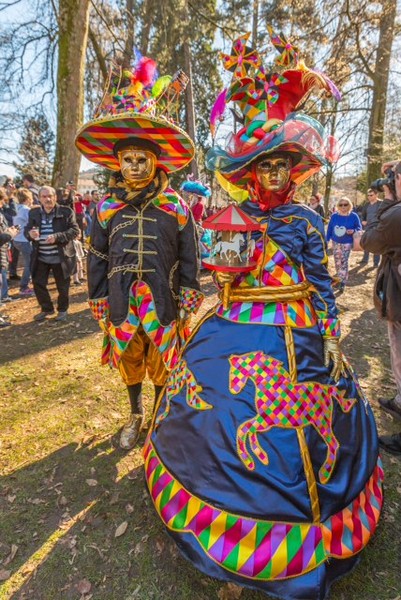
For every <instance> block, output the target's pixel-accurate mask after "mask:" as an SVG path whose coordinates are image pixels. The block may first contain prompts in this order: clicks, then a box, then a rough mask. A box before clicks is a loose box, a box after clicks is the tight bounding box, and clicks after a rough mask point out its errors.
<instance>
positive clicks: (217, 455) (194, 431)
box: [144, 35, 383, 600]
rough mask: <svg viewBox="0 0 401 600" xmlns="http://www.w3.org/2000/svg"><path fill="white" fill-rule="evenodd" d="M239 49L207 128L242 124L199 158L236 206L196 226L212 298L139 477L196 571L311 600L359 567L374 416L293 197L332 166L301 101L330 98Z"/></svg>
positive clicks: (320, 246)
mask: <svg viewBox="0 0 401 600" xmlns="http://www.w3.org/2000/svg"><path fill="white" fill-rule="evenodd" d="M247 39H248V36H247V35H246V36H243V37H241V38H240V39H239V40H237V41H236V42H235V43H234V46H233V51H232V53H231V55H225V56H224V57H223V61H224V65H225V67H226V68H227V69H229V70H230V71H232V72H233V74H234V76H233V81H232V84H231V85H230V86H229V88H228V89H227V90H225V91H224V92H223V93H222V94H221V96H220V97H219V101H218V106H219V107H220V108H219V112H220V116H221V115H222V113H223V110H224V107H225V104H226V103H228V102H231V101H232V102H235V105H236V108H235V109H234V110H235V111H236V113H237V117H238V120H239V118H240V117H241V118H242V121H243V127H241V128H240V129H239V130H238V131H237V132H236V133H233V135H232V136H231V139H230V140H229V143H228V145H227V146H226V147H224V148H222V147H219V145H218V144H215V145H214V146H213V148H212V149H211V150H210V151H209V153H208V156H207V164H208V166H209V168H211V169H214V170H215V172H216V176H217V178H218V180H219V182H220V183H221V184H222V186H223V187H224V188H225V189H226V190H228V191H229V193H230V194H231V195H232V196H233V197H234V198H236V199H237V198H238V199H240V200H242V204H241V207H240V208H239V207H238V206H236V205H230V206H229V207H228V208H227V209H224V210H222V211H219V213H217V214H216V215H213V217H209V218H208V219H207V220H206V222H204V224H203V225H204V226H205V227H208V225H209V226H210V229H211V230H212V233H213V236H214V237H213V242H212V251H211V256H210V257H209V258H208V259H207V261H206V260H205V261H204V265H205V266H207V268H211V267H213V268H214V270H215V271H216V278H217V282H218V283H219V285H220V286H221V287H222V288H224V289H223V292H222V293H221V294H220V300H219V301H218V303H217V305H216V306H215V307H214V308H213V309H211V310H210V311H209V312H208V313H207V314H206V315H205V317H204V318H203V319H202V321H201V322H200V323H199V324H198V326H197V328H196V329H195V330H194V331H193V332H192V335H191V337H190V339H189V340H188V341H187V342H186V345H185V347H184V349H183V351H182V354H181V356H180V359H179V362H178V363H177V365H176V366H175V368H174V370H173V371H172V372H171V374H170V375H169V378H168V380H167V384H166V388H165V392H164V393H163V394H161V395H160V397H159V403H158V406H157V408H156V411H155V416H154V422H153V425H152V429H151V432H150V434H149V436H148V439H147V442H146V444H145V448H144V456H145V472H146V480H147V484H148V488H149V492H150V495H151V498H152V501H153V502H154V505H155V508H156V510H157V512H158V514H159V516H160V518H161V520H162V521H163V523H164V524H165V526H166V528H167V529H168V532H169V533H170V535H171V536H172V537H173V538H174V540H175V541H176V542H177V545H178V547H179V548H180V550H181V552H182V553H183V554H184V555H185V556H186V557H187V558H188V559H189V560H190V561H191V562H192V563H193V564H194V565H195V566H196V567H197V568H198V569H200V570H201V571H202V572H204V573H206V574H207V575H209V576H212V577H216V578H219V579H223V580H226V581H231V582H234V583H238V584H240V585H243V586H247V587H251V588H256V589H259V590H262V591H263V592H265V593H266V594H268V595H272V596H274V597H278V598H282V599H284V600H323V598H325V597H326V596H327V593H328V590H329V588H330V585H331V583H332V582H333V581H334V580H335V579H336V578H337V577H339V576H340V575H344V574H345V573H347V572H348V571H350V570H351V569H352V568H353V567H354V566H355V564H356V563H357V561H358V556H359V553H360V551H361V550H362V549H363V548H364V547H365V545H366V544H367V543H368V541H369V539H370V537H371V536H372V534H373V533H374V531H375V529H376V525H377V522H378V519H379V516H380V511H381V506H382V499H383V495H382V480H383V470H382V466H381V462H380V458H379V456H378V440H377V433H376V426H375V421H374V417H373V414H372V410H371V408H370V406H369V403H368V401H367V399H366V398H365V396H364V394H363V391H362V390H361V387H360V385H359V383H358V379H357V377H356V375H355V373H354V372H353V370H352V367H351V366H350V364H349V363H348V361H347V359H346V358H345V356H344V355H343V354H342V352H341V348H340V333H341V332H340V322H339V318H338V311H337V307H336V304H335V299H334V295H333V291H332V287H331V277H330V275H329V273H328V270H327V254H326V243H325V235H324V229H323V221H322V219H321V217H320V216H319V215H318V214H317V213H316V212H315V211H313V210H311V209H310V208H308V207H307V206H305V205H303V204H300V203H298V202H296V199H295V192H296V187H297V185H299V184H301V183H302V182H304V181H305V180H306V179H308V177H310V176H311V175H313V174H314V173H317V172H318V171H319V170H320V169H321V168H322V167H324V166H326V165H329V164H330V163H332V162H333V160H335V158H336V154H337V151H336V143H335V140H333V139H332V138H330V136H327V135H326V133H325V130H324V128H323V127H322V125H321V123H319V122H318V121H317V120H315V119H313V118H311V117H310V116H308V114H306V112H305V110H301V109H302V108H305V106H306V107H307V105H306V101H307V99H308V96H309V95H310V94H312V93H317V94H319V93H321V92H323V93H324V94H326V95H327V96H328V97H330V96H334V97H336V98H338V97H339V92H338V90H337V88H336V87H335V85H334V84H333V82H331V81H330V80H329V79H328V78H327V77H326V76H325V75H323V74H322V73H319V72H317V71H313V70H311V69H308V68H307V67H306V66H305V64H304V63H303V62H302V61H301V60H300V59H299V56H298V51H297V50H296V48H294V47H293V46H292V45H291V44H290V43H288V42H287V41H286V40H283V39H281V38H280V37H279V36H274V35H273V36H272V41H273V44H274V45H275V46H276V47H277V48H278V49H279V50H280V56H279V58H278V59H277V60H276V61H274V63H272V66H271V65H270V66H269V68H263V67H262V65H261V60H260V57H259V55H258V53H257V52H256V51H255V50H254V49H252V48H250V47H249V46H248V45H247ZM222 98H223V102H221V99H222ZM238 108H239V110H240V111H241V113H239V111H238ZM217 114H219V113H217ZM215 118H216V111H215V110H214V111H213V120H214V123H215ZM217 118H219V116H217ZM214 123H213V122H212V125H213V124H214ZM243 232H245V233H246V236H247V241H246V240H245V234H244V233H243ZM219 235H220V237H218V236H219Z"/></svg>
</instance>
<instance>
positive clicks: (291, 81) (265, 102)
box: [206, 30, 341, 189]
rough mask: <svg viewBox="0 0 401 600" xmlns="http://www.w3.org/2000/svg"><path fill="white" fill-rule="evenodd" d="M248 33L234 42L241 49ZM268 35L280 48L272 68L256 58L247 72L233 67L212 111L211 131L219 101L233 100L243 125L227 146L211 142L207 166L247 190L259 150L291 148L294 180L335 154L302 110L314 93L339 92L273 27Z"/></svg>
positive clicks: (330, 141) (317, 125)
mask: <svg viewBox="0 0 401 600" xmlns="http://www.w3.org/2000/svg"><path fill="white" fill-rule="evenodd" d="M270 31H271V30H270ZM248 36H249V34H247V35H246V36H242V37H241V38H240V44H239V46H238V45H237V44H234V48H236V47H238V48H241V49H242V53H243V54H245V50H244V40H247V39H248ZM271 37H272V44H273V46H274V47H275V48H276V49H277V50H278V51H279V52H280V55H279V56H278V57H276V58H275V60H274V61H273V62H274V68H273V70H272V71H268V70H267V69H265V68H264V67H263V66H260V65H259V59H258V58H257V59H255V61H254V65H259V66H252V69H251V67H250V65H248V66H249V68H248V69H247V70H246V73H245V75H244V74H243V73H244V71H241V72H240V71H239V70H238V69H234V73H233V79H232V83H231V85H230V86H229V88H228V89H227V90H226V91H225V93H224V92H222V94H220V97H219V110H218V111H216V110H215V111H214V115H213V120H214V123H212V125H211V129H212V132H213V130H214V129H215V122H216V119H217V118H219V119H221V118H222V115H223V113H224V107H223V106H222V104H223V101H224V103H225V104H228V103H229V102H234V103H235V104H236V106H237V107H238V108H239V109H240V111H241V114H242V119H243V124H244V125H243V127H242V128H241V129H240V130H239V131H238V132H237V133H235V134H234V135H232V136H231V139H230V141H229V143H228V145H227V147H226V148H225V149H223V148H220V147H219V146H218V145H215V146H214V147H213V148H212V149H211V150H210V151H209V153H208V155H207V159H206V160H207V165H208V167H209V168H210V169H212V170H215V171H217V172H219V173H220V175H221V176H222V177H224V178H225V179H226V180H227V181H228V182H230V184H233V185H235V186H237V187H239V188H242V189H247V186H248V183H249V182H250V178H251V169H250V164H251V163H252V162H253V161H254V160H255V159H256V158H258V157H260V156H261V155H263V154H270V153H272V152H277V151H280V152H287V153H290V154H291V156H292V157H293V161H292V162H293V167H292V172H291V178H292V180H293V181H294V182H295V183H296V184H299V183H302V182H303V181H305V180H306V179H308V177H310V176H311V175H313V174H314V173H316V172H317V171H319V170H320V168H321V167H322V166H323V165H326V164H329V163H331V162H333V161H334V160H335V159H336V155H337V154H338V152H337V146H336V144H335V143H334V140H333V138H330V137H328V136H327V135H326V133H325V131H324V128H323V127H322V125H321V124H320V123H319V122H318V121H316V120H315V119H313V118H312V117H310V116H308V115H307V114H305V113H302V112H301V109H302V108H303V107H304V105H305V103H306V100H307V99H308V97H309V96H310V95H311V94H312V93H313V92H315V91H317V92H323V93H325V94H326V95H327V96H333V97H334V98H336V99H337V100H338V99H340V97H341V96H340V93H339V91H338V89H337V88H336V86H335V84H334V83H333V82H332V81H331V80H330V79H329V78H328V77H327V76H326V75H324V74H323V73H320V72H319V71H316V70H312V69H309V68H308V67H306V66H305V64H304V62H303V61H302V60H300V58H299V52H298V49H297V48H296V47H295V46H294V45H292V44H291V43H290V42H288V41H287V40H286V38H285V37H284V36H283V35H280V36H277V35H275V34H274V33H273V32H272V31H271ZM246 55H247V56H257V57H258V54H257V52H256V50H252V49H251V48H249V47H247V48H246ZM226 62H227V61H226ZM226 62H224V66H226ZM231 66H233V65H231ZM214 109H215V107H214Z"/></svg>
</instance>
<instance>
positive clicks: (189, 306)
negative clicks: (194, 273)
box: [179, 287, 204, 314]
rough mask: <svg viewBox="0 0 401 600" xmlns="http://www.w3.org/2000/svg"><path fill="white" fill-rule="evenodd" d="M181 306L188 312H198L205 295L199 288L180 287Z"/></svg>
mask: <svg viewBox="0 0 401 600" xmlns="http://www.w3.org/2000/svg"><path fill="white" fill-rule="evenodd" d="M179 297H180V299H179V306H180V308H183V309H184V310H185V311H186V312H188V313H194V314H196V313H197V312H198V310H199V307H200V305H201V304H202V302H203V298H204V295H203V294H202V292H200V291H199V290H194V289H192V288H187V287H180V294H179Z"/></svg>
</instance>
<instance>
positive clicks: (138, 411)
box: [120, 383, 145, 450]
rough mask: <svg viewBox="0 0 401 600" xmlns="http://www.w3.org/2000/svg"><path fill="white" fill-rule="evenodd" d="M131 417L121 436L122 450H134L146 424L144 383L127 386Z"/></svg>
mask: <svg viewBox="0 0 401 600" xmlns="http://www.w3.org/2000/svg"><path fill="white" fill-rule="evenodd" d="M127 390H128V395H129V401H130V404H131V416H130V418H129V421H128V422H127V423H126V424H125V425H124V427H123V428H122V431H121V435H120V448H122V449H123V450H132V448H133V447H134V446H135V444H136V443H137V441H138V438H139V435H140V433H141V431H142V429H143V426H144V424H145V412H144V410H143V406H142V393H141V392H142V383H135V384H134V385H127Z"/></svg>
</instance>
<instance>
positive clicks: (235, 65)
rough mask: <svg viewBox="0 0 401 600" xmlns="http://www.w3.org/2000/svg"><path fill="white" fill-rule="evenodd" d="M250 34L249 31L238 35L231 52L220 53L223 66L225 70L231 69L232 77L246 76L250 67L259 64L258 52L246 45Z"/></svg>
mask: <svg viewBox="0 0 401 600" xmlns="http://www.w3.org/2000/svg"><path fill="white" fill-rule="evenodd" d="M250 35H251V34H250V33H246V34H245V35H243V36H241V37H239V38H238V39H237V40H236V41H235V42H234V44H233V47H232V49H231V54H224V53H222V52H221V53H220V58H221V59H222V61H223V66H224V68H225V69H227V71H233V72H234V77H237V78H240V77H246V74H247V73H248V71H249V69H250V68H251V67H254V68H257V67H259V66H260V57H259V54H258V52H256V50H254V49H253V48H251V47H250V46H247V41H248V39H249V36H250Z"/></svg>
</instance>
